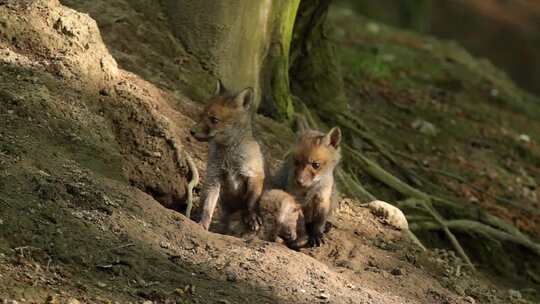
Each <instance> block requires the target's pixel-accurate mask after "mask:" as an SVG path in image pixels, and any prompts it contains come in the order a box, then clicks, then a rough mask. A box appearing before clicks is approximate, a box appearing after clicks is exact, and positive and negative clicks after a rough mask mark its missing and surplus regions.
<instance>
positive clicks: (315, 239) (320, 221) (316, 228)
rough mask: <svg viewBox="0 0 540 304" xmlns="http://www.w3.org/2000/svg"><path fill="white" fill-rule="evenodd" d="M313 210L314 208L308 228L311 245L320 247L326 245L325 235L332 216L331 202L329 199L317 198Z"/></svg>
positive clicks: (312, 206)
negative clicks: (327, 223) (325, 229)
mask: <svg viewBox="0 0 540 304" xmlns="http://www.w3.org/2000/svg"><path fill="white" fill-rule="evenodd" d="M311 208H313V209H312V212H313V213H312V219H311V223H309V224H308V225H307V227H306V228H307V230H308V235H309V245H310V246H312V247H318V246H321V244H324V240H323V233H324V228H325V226H326V221H327V220H328V216H329V215H330V201H329V199H322V198H320V197H316V198H315V200H314V201H313V202H312V203H311Z"/></svg>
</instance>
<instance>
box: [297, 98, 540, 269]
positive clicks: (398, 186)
mask: <svg viewBox="0 0 540 304" xmlns="http://www.w3.org/2000/svg"><path fill="white" fill-rule="evenodd" d="M302 110H303V113H305V115H306V117H307V121H308V122H309V123H311V124H313V126H316V122H315V119H314V117H313V115H312V114H311V112H310V110H309V109H308V108H307V107H306V106H305V105H304V106H303V107H302ZM336 117H338V119H337V120H338V123H339V124H340V125H342V126H344V127H345V128H346V129H347V130H350V131H351V132H353V133H354V134H356V135H358V136H360V138H362V139H363V140H364V141H366V142H367V143H368V144H369V145H371V146H372V147H373V148H374V149H376V150H377V151H378V152H379V153H381V155H382V156H383V157H385V158H386V159H387V160H389V161H390V163H392V164H393V165H395V166H397V168H398V169H399V170H400V171H401V173H402V174H403V175H404V176H405V177H407V178H408V179H411V181H412V182H415V181H414V179H415V176H414V175H413V174H412V173H410V172H409V171H407V170H406V169H405V168H403V167H402V166H401V165H400V164H399V163H398V162H397V161H396V160H395V158H394V157H393V155H391V154H390V153H389V152H388V151H386V150H385V149H384V147H383V146H382V145H381V144H379V143H378V142H377V141H376V140H375V139H374V138H373V136H371V135H370V134H369V133H368V131H367V128H366V127H365V126H364V125H363V124H362V122H361V121H360V120H359V119H358V118H357V117H355V116H354V115H350V114H336ZM355 125H356V126H355ZM342 146H343V150H344V152H346V153H347V154H348V156H349V157H350V158H351V159H352V161H353V163H355V164H356V165H357V166H358V167H359V168H360V169H362V170H363V171H364V172H366V173H367V174H369V175H370V176H372V177H373V178H375V179H377V180H378V181H380V182H382V183H384V184H385V185H387V186H388V187H390V188H392V189H394V190H395V191H397V192H399V193H400V194H402V195H404V196H405V197H408V198H409V199H407V200H404V201H400V202H398V203H396V205H397V206H398V207H399V208H404V207H405V208H411V209H413V210H416V211H419V212H420V213H424V214H427V215H429V218H430V219H433V220H430V221H425V219H426V216H422V219H423V220H421V221H418V222H415V223H411V224H410V227H411V229H417V230H418V229H424V230H435V229H436V230H442V231H443V232H444V233H445V235H446V237H447V238H448V241H449V242H450V244H451V245H452V246H453V248H454V250H455V251H456V252H457V254H458V255H459V256H460V257H461V258H462V259H463V261H465V263H466V264H467V266H469V267H471V268H472V269H475V267H474V265H473V264H472V262H471V260H470V258H469V257H468V255H467V254H466V252H465V250H464V249H463V247H462V246H461V244H460V242H459V241H458V239H457V238H456V236H455V235H454V234H453V232H452V230H457V231H460V232H461V231H463V232H476V233H479V234H482V235H485V236H488V237H492V238H494V239H496V240H500V241H508V242H513V243H516V244H519V245H522V246H524V247H526V248H528V249H530V250H532V251H533V252H534V253H536V254H538V255H540V245H539V244H536V243H534V242H532V241H531V240H530V239H529V238H528V237H527V236H525V235H524V234H523V233H521V232H520V231H519V230H518V229H517V228H515V227H514V226H512V225H511V224H508V223H506V222H504V221H503V220H502V219H500V218H498V217H496V216H493V215H491V214H489V213H487V212H485V211H483V210H480V209H479V208H476V209H475V210H473V211H472V212H470V213H473V214H476V215H477V217H478V219H479V220H480V221H481V222H478V221H473V220H467V219H458V220H446V219H445V218H443V217H442V216H441V215H440V214H439V212H438V211H437V209H436V208H435V207H434V205H438V206H441V207H445V208H447V209H452V210H462V209H463V208H464V207H463V206H461V205H459V204H456V203H453V202H451V201H449V200H446V199H444V198H440V197H437V196H433V195H429V194H427V193H424V192H423V191H420V190H418V189H416V188H414V187H412V186H410V185H409V184H407V183H406V182H403V181H402V180H400V179H399V178H397V177H395V176H394V175H392V174H391V173H389V172H388V171H386V170H385V169H383V168H382V167H381V166H379V165H378V164H377V163H375V162H374V161H372V160H370V159H368V158H367V157H365V156H363V155H362V154H361V153H360V152H358V151H356V150H355V149H353V148H351V147H350V146H348V145H346V144H343V145H342ZM337 176H338V178H339V179H340V181H341V182H342V184H343V185H344V186H345V187H346V188H347V190H348V191H349V192H350V194H352V195H353V196H355V197H356V198H358V199H360V200H361V201H371V200H373V198H375V197H374V196H373V195H372V194H371V193H369V192H368V191H367V190H365V189H364V188H363V187H362V186H361V184H360V183H359V182H357V181H355V179H354V178H353V176H351V175H349V174H348V173H347V172H345V171H344V170H341V169H340V170H338V171H337ZM484 223H485V224H484ZM409 237H410V238H411V239H412V240H413V242H415V243H417V244H418V245H419V247H420V248H424V249H425V247H424V246H423V245H422V243H421V242H420V241H419V240H418V238H417V237H416V236H415V235H414V233H412V232H410V235H409Z"/></svg>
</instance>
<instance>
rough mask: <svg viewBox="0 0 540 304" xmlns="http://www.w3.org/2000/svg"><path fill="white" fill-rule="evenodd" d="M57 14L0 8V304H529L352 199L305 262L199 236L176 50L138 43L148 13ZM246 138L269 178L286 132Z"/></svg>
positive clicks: (10, 2) (520, 293)
mask: <svg viewBox="0 0 540 304" xmlns="http://www.w3.org/2000/svg"><path fill="white" fill-rule="evenodd" d="M64 4H66V5H69V6H70V7H71V8H68V7H66V6H63V5H62V4H60V3H59V2H58V1H56V0H24V1H18V0H5V1H0V98H1V101H2V102H1V103H0V122H1V124H0V206H1V209H0V302H1V303H10V304H11V303H145V304H148V303H222V304H227V303H231V304H232V303H381V304H393V303H396V304H397V303H426V304H427V303H530V301H529V300H528V299H531V298H532V297H533V296H534V295H535V290H534V287H533V289H531V288H530V287H528V286H529V285H526V288H523V286H525V285H522V286H512V285H502V284H501V283H500V281H496V280H492V279H491V278H489V277H488V274H487V272H482V271H480V272H472V271H471V270H470V269H468V268H467V267H465V266H463V263H462V261H461V260H460V259H459V258H457V257H456V256H455V255H454V254H453V252H451V251H447V250H442V249H440V250H433V251H427V252H422V251H420V250H419V249H417V248H416V247H415V246H414V245H413V244H411V243H410V242H409V241H408V239H407V238H406V237H405V236H404V234H403V233H402V232H401V231H398V230H395V229H394V228H392V227H391V226H388V225H386V224H384V221H382V220H380V219H378V218H377V217H376V216H374V215H372V214H371V213H370V211H369V210H368V209H366V208H362V207H360V206H359V204H358V202H355V201H353V200H350V199H341V200H340V202H339V206H338V208H337V210H336V212H335V215H334V217H333V218H332V219H331V223H332V229H331V230H330V231H329V232H328V234H327V236H326V239H325V241H326V242H325V244H324V245H323V246H321V247H320V248H315V249H302V250H301V252H296V251H292V250H289V249H287V248H286V247H284V246H282V245H279V244H274V243H268V242H263V241H259V240H256V239H242V238H237V237H233V236H226V235H221V234H217V233H213V232H207V231H204V230H202V229H201V228H200V227H199V226H198V225H197V224H196V223H195V222H193V221H191V220H189V219H187V218H186V217H184V216H183V215H182V214H181V213H180V212H178V211H183V210H184V208H185V203H184V200H185V191H186V190H185V187H186V183H187V181H188V180H189V179H190V172H189V169H188V167H187V165H186V164H185V162H184V161H183V158H182V157H178V154H182V153H189V154H190V155H192V156H193V158H194V160H195V163H196V165H197V167H198V169H199V171H200V173H201V176H204V166H205V165H204V163H205V160H206V154H207V150H206V149H207V148H206V146H205V145H204V144H201V143H198V142H196V141H193V140H191V139H190V138H189V137H188V130H189V127H190V126H191V125H192V124H193V122H194V119H196V115H197V113H198V111H199V110H200V108H201V104H200V103H197V102H194V101H192V100H191V99H189V98H188V97H186V96H187V95H190V96H195V95H197V94H200V95H201V96H202V95H204V94H205V93H201V92H198V91H197V90H192V91H189V90H186V91H185V92H184V91H182V90H181V89H179V90H176V89H174V87H175V86H174V84H175V81H176V79H175V78H174V77H173V76H171V75H173V74H174V73H177V72H178V70H181V69H182V67H178V66H177V67H176V68H173V67H172V66H169V65H168V64H171V63H170V62H169V61H168V60H169V59H171V58H170V57H174V56H170V55H175V53H174V52H170V53H169V52H167V51H166V48H164V50H161V49H157V50H152V48H151V47H149V45H152V43H153V41H162V42H163V41H166V39H169V38H164V37H170V36H169V33H168V32H167V31H166V29H165V26H164V22H165V21H164V20H163V18H159V14H161V13H160V11H159V10H154V9H155V7H154V6H155V5H156V4H155V3H153V2H152V3H150V1H130V3H128V2H127V1H121V0H114V1H74V0H69V1H65V3H64ZM74 9H76V10H74ZM78 10H80V11H81V12H79V11H78ZM85 13H90V16H89V15H87V14H85ZM152 14H157V17H156V18H155V19H148V18H147V17H148V16H149V15H150V16H151V17H152ZM126 16H129V18H127V17H126ZM91 17H93V18H96V20H97V23H96V22H95V21H94V20H93V19H92V18H91ZM126 18H127V19H126ZM138 22H140V23H139V24H141V25H144V26H146V27H144V26H142V27H137V33H135V34H132V33H130V35H127V34H126V31H127V30H128V29H129V24H131V23H135V24H136V23H138ZM98 25H99V26H100V27H101V26H103V27H104V28H105V30H104V28H103V27H102V28H101V32H100V29H99V28H98ZM139 30H140V31H141V32H139ZM153 31H154V32H153ZM158 33H159V35H158ZM101 35H103V39H102V37H101ZM103 41H105V42H103ZM126 46H129V48H127V47H126ZM109 50H110V51H109ZM151 52H155V54H154V56H153V57H152V56H150V53H151ZM179 52H180V51H179ZM180 53H181V52H180ZM111 54H112V55H111ZM147 56H148V57H151V59H149V60H148V61H146V60H145V59H146V58H147ZM185 56H188V55H185ZM186 60H188V59H186ZM117 61H118V62H119V64H117ZM158 62H163V63H164V64H165V65H167V66H166V67H163V66H162V65H160V64H159V63H158ZM172 62H174V61H172ZM193 64H194V65H195V66H196V64H195V63H193ZM123 68H129V71H127V70H124V69H123ZM162 68H163V70H164V71H165V72H163V73H162V74H160V73H159V72H158V71H160V70H161V69H162ZM169 68H170V69H169ZM193 68H194V69H197V67H193ZM143 77H144V78H146V79H143ZM182 77H186V78H185V79H187V80H186V82H187V81H188V80H190V79H189V77H190V76H189V75H188V76H185V75H184V76H182ZM197 77H198V76H197ZM194 92H195V93H194ZM184 94H185V95H184ZM206 94H208V93H206ZM256 126H257V130H256V131H257V132H256V133H257V134H258V136H259V138H260V139H261V140H262V142H263V143H264V150H265V152H266V153H265V154H266V155H269V158H270V159H269V163H270V167H271V168H275V167H276V166H277V165H278V163H279V161H278V160H279V159H282V156H283V154H284V153H285V152H286V150H287V149H288V146H290V144H291V142H292V140H293V138H294V135H293V134H292V133H291V131H290V130H289V129H288V128H287V127H286V126H284V125H280V124H277V123H275V122H273V121H271V120H270V119H267V118H264V117H258V118H257V119H256ZM175 147H176V149H175ZM533 149H537V148H533ZM195 206H196V207H197V206H198V195H196V201H195ZM533 286H534V285H533ZM536 286H537V285H536ZM518 289H519V290H518Z"/></svg>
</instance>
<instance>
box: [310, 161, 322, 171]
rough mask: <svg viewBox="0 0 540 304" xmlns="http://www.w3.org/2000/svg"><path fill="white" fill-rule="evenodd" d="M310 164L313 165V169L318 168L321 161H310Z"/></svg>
mask: <svg viewBox="0 0 540 304" xmlns="http://www.w3.org/2000/svg"><path fill="white" fill-rule="evenodd" d="M311 166H312V167H313V169H315V170H319V168H321V163H318V162H312V163H311Z"/></svg>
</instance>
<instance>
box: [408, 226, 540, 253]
mask: <svg viewBox="0 0 540 304" xmlns="http://www.w3.org/2000/svg"><path fill="white" fill-rule="evenodd" d="M445 225H446V227H448V228H450V229H452V230H456V231H460V232H463V233H477V234H482V235H486V236H489V237H491V238H493V239H495V240H497V241H506V242H511V243H514V244H518V245H521V246H523V247H525V248H528V249H530V250H531V251H532V252H534V253H535V254H537V255H540V245H538V244H536V243H533V242H532V241H530V240H528V239H523V238H520V237H517V236H515V235H511V234H509V233H507V232H504V231H501V230H498V229H495V228H493V227H490V226H488V225H484V224H482V223H479V222H475V221H470V220H450V221H446V222H445ZM410 228H411V229H412V230H441V229H443V227H442V226H441V225H440V224H438V223H435V222H417V223H414V224H411V225H410Z"/></svg>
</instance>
